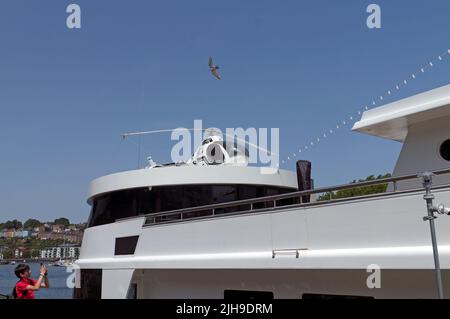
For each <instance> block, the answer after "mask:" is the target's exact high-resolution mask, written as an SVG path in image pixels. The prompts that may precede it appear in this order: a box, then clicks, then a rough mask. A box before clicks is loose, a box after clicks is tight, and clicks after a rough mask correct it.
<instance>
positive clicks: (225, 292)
mask: <svg viewBox="0 0 450 319" xmlns="http://www.w3.org/2000/svg"><path fill="white" fill-rule="evenodd" d="M446 123H450V85H447V86H444V87H442V88H439V89H436V90H432V91H430V92H426V93H423V94H419V95H417V96H413V97H410V98H407V99H404V100H401V101H398V102H395V103H391V104H389V105H386V106H383V107H379V108H377V109H374V110H370V111H367V112H365V113H364V114H363V116H362V118H361V120H360V121H359V122H357V123H356V124H355V126H354V130H356V131H360V132H364V133H368V134H372V135H376V136H380V137H383V138H388V139H393V140H396V141H399V142H403V143H404V146H403V149H402V152H401V154H400V157H399V159H398V162H397V165H396V167H395V169H394V171H393V175H394V177H396V176H397V177H399V176H403V175H408V174H417V173H421V172H424V171H437V170H442V169H448V168H450V158H446V157H447V152H450V149H447V144H446V141H448V140H450V128H449V126H448V125H446ZM217 142H218V141H213V140H211V141H206V143H204V145H203V146H205V147H207V146H208V145H209V144H213V143H217ZM449 147H450V143H449ZM224 151H225V150H224ZM227 152H228V154H232V153H230V152H229V151H227ZM197 155H198V154H197ZM240 156H241V157H240V158H239V161H235V162H234V163H235V165H233V162H232V161H230V159H227V157H226V156H223V157H220V158H219V159H221V160H224V161H222V162H220V161H219V162H220V163H217V161H216V162H214V161H211V160H210V159H208V158H204V157H203V159H202V156H197V157H194V158H193V161H192V162H190V163H186V164H174V165H170V166H155V165H149V168H147V169H142V170H135V171H130V172H123V173H118V174H113V175H109V176H105V177H101V178H99V179H96V180H94V181H93V182H92V183H91V185H90V193H89V199H88V202H89V204H91V205H92V207H93V210H92V213H91V218H90V221H89V228H88V229H86V231H85V233H84V238H83V244H82V249H81V256H80V259H79V260H78V262H77V264H78V265H79V266H80V267H81V269H82V270H81V288H80V289H78V290H77V296H78V297H99V296H101V297H102V298H126V297H127V296H134V295H136V296H137V297H138V298H223V297H224V296H225V297H227V296H233V294H243V293H244V294H245V293H247V294H248V295H249V296H250V295H252V294H253V295H255V296H258V294H262V295H264V296H268V295H271V296H272V295H273V296H274V297H275V298H302V297H305V298H306V297H320V296H322V295H339V296H361V297H375V298H383V297H384V298H394V297H406V298H434V297H436V287H435V280H434V273H433V269H434V264H433V255H432V249H431V244H430V233H429V228H428V224H427V223H425V222H424V221H423V219H422V217H423V216H425V215H426V206H425V202H424V199H423V194H424V191H423V189H421V188H420V187H421V185H420V182H419V180H418V179H410V180H401V181H395V183H394V182H393V183H391V184H390V186H389V188H388V191H387V192H386V193H381V194H373V195H368V196H360V197H356V198H348V199H343V200H330V201H321V202H316V201H312V202H309V201H308V200H306V201H305V200H304V197H305V196H299V195H296V197H293V196H292V195H290V194H289V193H290V192H294V191H296V190H297V187H298V186H297V174H295V173H294V172H290V171H285V170H277V171H275V172H272V174H263V173H262V170H261V169H260V168H257V167H249V166H246V161H245V157H244V158H243V157H242V153H241V155H240ZM193 162H196V163H193ZM200 162H202V163H200ZM213 164H214V165H213ZM449 176H450V174H442V175H439V176H437V177H436V178H435V180H436V184H435V185H436V187H435V188H434V189H433V193H434V195H435V197H436V198H435V203H436V204H437V203H441V202H442V203H447V204H450V179H449ZM311 192H312V193H314V191H311ZM277 194H281V195H280V196H281V197H282V198H281V197H276V198H275V200H274V199H273V197H267V196H271V195H277ZM302 195H308V194H306V193H302ZM289 196H291V198H285V197H289ZM260 197H267V199H264V200H261V199H260V200H259V202H258V200H251V199H254V198H260ZM306 197H309V196H306ZM249 199H250V200H249ZM235 200H240V202H239V203H236V204H230V202H232V201H235ZM205 205H206V206H205ZM232 205H234V206H232ZM193 206H205V207H203V208H192V207H193ZM436 225H437V234H438V243H439V252H440V261H441V267H442V268H443V269H444V287H445V289H446V292H447V295H449V296H450V276H449V275H450V272H448V269H449V268H450V232H449V231H448V230H449V229H450V218H447V217H442V218H439V219H438V220H436ZM373 265H376V266H377V267H380V268H381V274H382V286H381V288H379V289H377V288H374V289H370V288H369V287H368V286H367V283H366V280H367V276H368V275H369V274H368V273H367V267H368V266H371V267H372V266H373ZM446 274H448V275H447V276H446ZM447 278H448V279H447Z"/></svg>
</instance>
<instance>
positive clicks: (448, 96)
mask: <svg viewBox="0 0 450 319" xmlns="http://www.w3.org/2000/svg"><path fill="white" fill-rule="evenodd" d="M448 115H450V84H448V85H446V86H443V87H440V88H437V89H434V90H431V91H427V92H425V93H421V94H418V95H414V96H411V97H408V98H406V99H403V100H400V101H397V102H393V103H390V104H386V105H384V106H380V107H377V108H375V109H372V110H368V111H366V112H364V114H363V115H362V117H361V120H360V121H358V122H356V123H355V125H354V126H353V130H354V131H358V132H361V133H366V134H370V135H374V136H379V137H382V138H386V139H390V140H394V141H399V142H403V141H404V140H405V138H406V135H407V134H408V127H409V126H411V125H412V124H415V123H419V122H424V121H430V120H433V119H435V118H439V117H443V116H448Z"/></svg>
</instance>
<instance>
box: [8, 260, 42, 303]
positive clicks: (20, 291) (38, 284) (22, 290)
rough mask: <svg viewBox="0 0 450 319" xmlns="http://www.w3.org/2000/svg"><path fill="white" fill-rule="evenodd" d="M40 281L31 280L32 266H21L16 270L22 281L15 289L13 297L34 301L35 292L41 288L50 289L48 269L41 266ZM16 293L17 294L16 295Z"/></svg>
mask: <svg viewBox="0 0 450 319" xmlns="http://www.w3.org/2000/svg"><path fill="white" fill-rule="evenodd" d="M39 272H40V275H39V278H38V280H34V279H32V278H31V271H30V266H28V265H25V264H20V265H18V266H17V267H16V269H15V270H14V273H15V274H16V276H17V278H19V279H20V280H19V281H18V282H17V283H16V286H15V287H14V291H13V295H14V296H15V297H16V298H17V299H34V292H35V291H37V290H39V289H41V288H49V287H50V284H49V282H48V278H47V268H46V267H45V266H44V265H43V264H41V267H40V269H39ZM14 292H15V294H14Z"/></svg>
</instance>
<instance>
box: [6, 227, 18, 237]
mask: <svg viewBox="0 0 450 319" xmlns="http://www.w3.org/2000/svg"><path fill="white" fill-rule="evenodd" d="M3 237H4V238H14V237H16V231H15V230H14V229H8V230H5V232H4V233H3Z"/></svg>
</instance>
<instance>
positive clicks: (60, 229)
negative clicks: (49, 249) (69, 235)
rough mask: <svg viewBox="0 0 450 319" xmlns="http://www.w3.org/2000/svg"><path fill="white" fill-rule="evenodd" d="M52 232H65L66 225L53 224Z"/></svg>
mask: <svg viewBox="0 0 450 319" xmlns="http://www.w3.org/2000/svg"><path fill="white" fill-rule="evenodd" d="M52 232H54V233H63V232H64V225H58V224H56V225H53V226H52Z"/></svg>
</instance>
